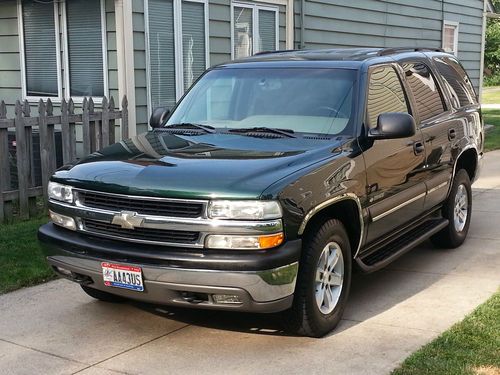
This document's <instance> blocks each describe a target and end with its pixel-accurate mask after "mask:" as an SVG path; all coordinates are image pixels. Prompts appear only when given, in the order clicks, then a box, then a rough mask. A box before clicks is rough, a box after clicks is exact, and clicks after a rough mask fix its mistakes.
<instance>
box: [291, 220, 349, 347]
mask: <svg viewBox="0 0 500 375" xmlns="http://www.w3.org/2000/svg"><path fill="white" fill-rule="evenodd" d="M351 269H352V261H351V247H350V244H349V238H348V236H347V232H346V230H345V228H344V225H343V224H342V223H341V222H340V221H339V220H336V219H331V220H328V221H326V222H325V223H323V224H322V225H321V227H320V228H319V230H318V231H317V232H316V233H313V234H310V235H308V236H306V238H305V239H304V247H303V251H302V257H301V263H300V265H299V275H298V277H297V286H296V288H295V297H294V302H293V306H292V308H291V309H290V310H288V311H286V313H285V314H286V315H285V321H286V323H287V326H288V329H289V330H292V331H294V332H296V333H298V334H301V335H305V336H312V337H321V336H324V335H325V334H327V333H328V332H330V331H331V330H332V329H334V328H335V327H336V326H337V324H338V323H339V321H340V319H341V317H342V313H343V312H344V309H345V305H346V302H347V296H348V295H349V289H350V285H351Z"/></svg>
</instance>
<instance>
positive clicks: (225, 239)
mask: <svg viewBox="0 0 500 375" xmlns="http://www.w3.org/2000/svg"><path fill="white" fill-rule="evenodd" d="M283 240H284V235H283V233H281V232H280V233H275V234H266V235H263V236H241V235H237V236H234V235H223V234H211V235H209V236H207V239H206V240H205V245H206V247H207V248H209V249H234V250H264V249H270V248H272V247H276V246H279V245H281V244H282V243H283Z"/></svg>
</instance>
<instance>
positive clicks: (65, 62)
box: [61, 0, 109, 104]
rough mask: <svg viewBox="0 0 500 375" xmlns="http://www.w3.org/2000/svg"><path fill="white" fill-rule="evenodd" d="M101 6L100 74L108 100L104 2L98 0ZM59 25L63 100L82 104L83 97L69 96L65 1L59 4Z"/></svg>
mask: <svg viewBox="0 0 500 375" xmlns="http://www.w3.org/2000/svg"><path fill="white" fill-rule="evenodd" d="M100 6H101V41H102V70H103V71H102V74H103V80H104V96H106V97H108V100H109V82H108V44H107V35H106V34H107V32H106V4H105V0H100ZM61 7H62V11H61V23H62V35H63V45H64V51H63V66H64V98H65V99H66V100H69V99H70V98H73V102H74V103H78V104H81V103H83V99H84V97H83V96H71V85H70V81H69V46H68V27H67V14H66V1H63V2H61ZM92 100H93V101H94V103H95V104H101V103H102V97H100V96H93V97H92Z"/></svg>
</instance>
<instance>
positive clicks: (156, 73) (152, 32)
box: [147, 0, 208, 108]
mask: <svg viewBox="0 0 500 375" xmlns="http://www.w3.org/2000/svg"><path fill="white" fill-rule="evenodd" d="M207 6H208V4H207V2H206V0H149V1H148V6H147V21H148V22H147V33H148V64H147V65H148V69H149V101H150V106H151V107H152V108H156V107H159V106H167V107H170V108H172V107H173V106H174V105H175V103H176V101H177V99H179V98H180V97H181V96H182V95H183V93H184V91H185V90H187V89H188V88H189V87H190V86H191V85H192V84H193V82H194V81H195V80H196V79H197V78H198V77H199V76H200V75H201V74H202V73H203V72H204V71H205V69H206V68H207V66H208V10H207Z"/></svg>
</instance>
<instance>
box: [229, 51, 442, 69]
mask: <svg viewBox="0 0 500 375" xmlns="http://www.w3.org/2000/svg"><path fill="white" fill-rule="evenodd" d="M422 52H440V53H443V50H442V49H440V48H423V47H418V48H417V47H398V48H333V49H318V50H286V51H271V52H260V53H257V54H255V55H253V56H250V57H247V58H243V59H239V60H234V61H230V62H227V63H225V64H221V65H220V66H222V67H242V68H243V67H245V68H247V67H251V66H253V65H255V64H256V63H258V64H259V66H262V65H265V66H280V67H281V66H291V65H293V66H304V67H306V66H315V67H321V66H325V67H332V66H335V67H339V68H357V67H359V66H360V65H361V64H363V63H364V62H366V61H371V60H373V62H374V63H375V62H382V61H387V60H392V58H394V57H395V56H397V55H401V54H403V53H404V54H405V56H408V55H412V54H413V55H416V56H418V57H422V56H423V54H422Z"/></svg>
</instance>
